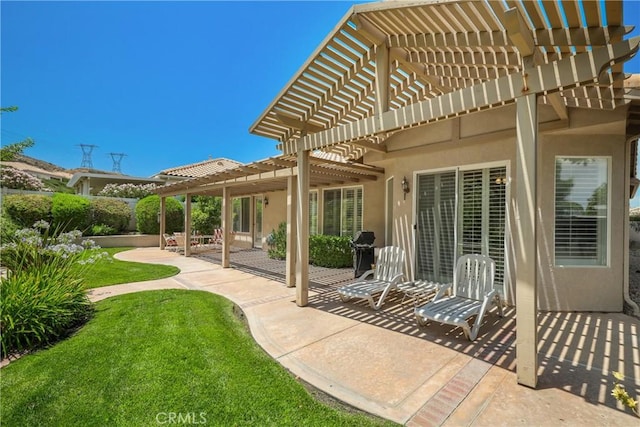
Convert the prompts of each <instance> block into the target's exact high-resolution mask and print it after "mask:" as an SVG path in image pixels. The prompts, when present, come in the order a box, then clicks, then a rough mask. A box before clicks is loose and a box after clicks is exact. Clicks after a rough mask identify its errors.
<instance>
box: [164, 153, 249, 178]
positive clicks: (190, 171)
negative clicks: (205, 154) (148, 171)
mask: <svg viewBox="0 0 640 427" xmlns="http://www.w3.org/2000/svg"><path fill="white" fill-rule="evenodd" d="M237 166H242V163H240V162H236V161H235V160H229V159H224V158H219V159H209V160H205V161H203V162H198V163H192V164H189V165H183V166H176V167H173V168H169V169H165V170H162V171H160V172H158V173H157V174H155V175H154V176H153V177H154V178H160V179H162V180H164V181H165V182H167V183H171V182H176V181H182V180H184V179H188V178H198V177H203V176H207V175H210V174H213V173H216V172H221V171H224V170H226V169H231V168H235V167H237Z"/></svg>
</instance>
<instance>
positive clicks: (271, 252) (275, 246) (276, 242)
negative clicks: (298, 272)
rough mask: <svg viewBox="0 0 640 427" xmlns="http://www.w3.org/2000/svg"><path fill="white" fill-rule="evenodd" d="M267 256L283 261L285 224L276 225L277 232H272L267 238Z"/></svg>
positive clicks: (284, 254) (285, 238)
mask: <svg viewBox="0 0 640 427" xmlns="http://www.w3.org/2000/svg"><path fill="white" fill-rule="evenodd" d="M266 240H267V245H269V249H268V250H267V256H268V257H269V258H272V259H285V258H286V257H287V223H286V222H281V223H280V224H278V230H277V231H276V230H273V231H272V232H271V233H270V234H269V235H268V236H267V239H266Z"/></svg>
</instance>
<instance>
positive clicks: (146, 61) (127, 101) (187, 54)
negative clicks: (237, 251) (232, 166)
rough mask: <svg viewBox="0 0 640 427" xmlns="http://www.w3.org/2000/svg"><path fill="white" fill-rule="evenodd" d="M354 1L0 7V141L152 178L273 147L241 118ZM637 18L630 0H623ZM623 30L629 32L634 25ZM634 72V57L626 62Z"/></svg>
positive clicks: (260, 154) (245, 158) (259, 154)
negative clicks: (117, 160)
mask: <svg viewBox="0 0 640 427" xmlns="http://www.w3.org/2000/svg"><path fill="white" fill-rule="evenodd" d="M352 4H354V2H341V1H324V2H310V1H303V2H294V1H263V2H243V1H236V2H213V1H210V2H203V1H200V2H128V1H126V2H93V1H85V2H24V1H22V2H12V1H6V0H3V1H1V2H0V13H1V38H2V40H1V48H2V50H1V60H2V63H1V95H0V102H1V104H2V106H9V105H16V106H18V107H19V111H18V112H15V113H5V114H3V115H2V124H1V132H2V133H1V136H2V144H3V145H4V144H8V143H11V142H16V141H19V140H21V139H23V138H25V137H27V136H29V137H32V138H33V139H34V140H35V142H36V144H35V146H34V147H33V148H30V149H28V150H27V151H26V152H25V154H27V155H30V156H33V157H37V158H40V159H42V160H47V161H50V162H52V163H55V164H58V165H60V166H63V167H66V168H73V167H79V166H80V165H81V162H82V150H81V148H80V147H79V144H91V145H96V146H98V147H97V148H95V149H94V151H93V155H92V160H93V166H94V167H95V168H98V169H103V170H111V168H112V160H111V157H110V156H109V153H125V154H126V157H124V158H123V159H122V163H121V169H122V172H123V173H125V174H129V175H136V176H150V175H152V174H154V173H156V172H158V171H160V170H162V169H165V168H169V167H173V166H178V165H182V164H188V163H195V162H199V161H203V160H206V159H207V158H209V157H213V158H217V157H226V158H230V159H233V160H237V161H241V162H245V163H246V162H251V161H254V160H260V159H263V158H266V157H269V156H273V155H277V154H278V151H277V150H276V149H275V145H276V141H274V140H270V139H266V138H262V137H258V136H253V135H251V134H249V131H248V129H249V126H250V125H251V124H252V123H253V122H254V121H255V120H256V118H257V117H258V116H259V115H260V114H261V113H262V112H263V111H264V109H265V108H266V107H267V106H268V105H269V103H270V102H271V101H272V100H273V98H274V97H275V96H276V95H277V94H278V92H279V91H280V90H281V89H282V88H283V86H284V85H285V84H286V83H287V82H288V81H289V79H290V78H291V77H292V75H293V74H294V73H295V72H296V71H297V70H298V69H299V68H300V66H301V65H302V64H303V63H304V61H305V60H306V59H307V58H308V57H309V55H310V54H311V53H312V52H313V51H314V49H315V48H316V47H317V46H318V44H319V43H320V42H321V41H322V40H323V39H324V38H325V36H326V35H327V34H328V33H329V32H330V31H331V30H332V29H333V28H334V26H335V25H336V23H337V22H338V21H339V19H340V18H341V17H342V16H343V15H344V14H345V13H346V12H347V11H348V9H349V7H350V6H351V5H352ZM625 16H626V18H625V22H626V23H627V24H640V2H628V1H625ZM633 34H634V35H638V34H640V30H639V29H636V30H635V31H634V33H633ZM625 71H626V72H636V73H640V58H635V59H634V60H633V62H631V63H628V65H626V66H625Z"/></svg>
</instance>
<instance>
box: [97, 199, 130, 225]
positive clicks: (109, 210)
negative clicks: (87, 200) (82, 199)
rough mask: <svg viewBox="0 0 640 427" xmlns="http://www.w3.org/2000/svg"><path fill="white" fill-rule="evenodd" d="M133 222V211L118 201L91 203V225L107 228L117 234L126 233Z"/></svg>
mask: <svg viewBox="0 0 640 427" xmlns="http://www.w3.org/2000/svg"><path fill="white" fill-rule="evenodd" d="M130 220H131V209H130V208H129V205H128V204H127V203H126V202H123V201H122V200H118V199H93V200H92V201H91V224H92V225H93V226H107V227H110V228H112V229H113V230H114V231H115V232H120V231H125V230H126V229H127V227H128V226H129V221H130Z"/></svg>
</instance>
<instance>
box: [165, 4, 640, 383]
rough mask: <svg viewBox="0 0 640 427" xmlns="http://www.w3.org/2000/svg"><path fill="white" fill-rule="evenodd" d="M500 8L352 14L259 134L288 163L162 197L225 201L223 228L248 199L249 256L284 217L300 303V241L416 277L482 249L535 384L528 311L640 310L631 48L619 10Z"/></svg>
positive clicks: (263, 165)
mask: <svg viewBox="0 0 640 427" xmlns="http://www.w3.org/2000/svg"><path fill="white" fill-rule="evenodd" d="M508 4H509V5H514V8H513V9H507V3H505V2H496V1H477V2H467V1H459V2H458V1H434V2H431V1H413V2H381V3H370V4H359V5H356V6H353V7H352V8H351V9H350V10H349V11H348V13H347V14H346V15H345V16H344V17H343V18H342V19H341V20H340V22H338V23H337V25H336V27H335V28H334V29H333V30H332V32H331V33H330V34H329V35H328V36H327V37H326V38H325V40H324V41H323V42H322V44H321V45H320V46H318V47H317V49H316V50H315V51H314V53H313V54H312V56H311V57H310V58H309V59H308V60H307V61H306V62H305V63H304V65H303V66H302V68H301V69H300V71H299V72H298V73H297V74H296V75H294V76H293V77H292V78H291V79H290V80H289V83H288V84H287V86H285V87H284V88H283V89H282V90H281V91H280V92H279V95H278V97H277V98H276V99H274V100H273V102H272V103H271V104H270V105H269V106H268V107H267V109H266V110H265V111H264V113H263V114H262V115H261V116H260V117H258V119H257V120H256V122H255V123H254V124H253V125H252V126H251V129H250V131H251V132H252V133H254V134H256V135H261V136H265V137H268V138H272V139H276V140H278V141H279V142H280V145H279V147H280V149H281V151H282V155H281V156H278V157H274V158H270V159H266V160H262V161H258V162H255V163H252V164H248V165H245V166H243V167H237V168H235V169H231V170H229V171H226V172H224V173H215V174H212V175H210V176H207V177H202V178H198V179H193V180H187V181H184V182H181V183H176V184H173V185H169V186H167V187H163V188H161V189H159V191H158V193H159V194H160V195H161V197H163V198H164V197H168V196H172V195H176V194H205V193H206V194H217V195H222V196H223V200H224V206H225V208H224V209H223V210H224V218H223V224H231V221H230V218H231V205H232V204H231V199H232V198H240V199H243V200H247V202H246V207H247V210H248V215H247V223H248V227H247V230H249V231H248V232H247V234H248V235H249V236H250V237H251V238H252V239H253V242H254V244H256V245H258V246H260V243H261V241H262V238H263V235H262V230H269V229H271V228H275V226H276V225H277V224H278V223H279V222H280V221H285V220H286V221H288V222H289V223H290V225H291V227H290V230H291V233H290V235H289V246H288V248H289V250H290V252H289V253H288V254H287V283H288V284H290V285H293V284H294V283H295V285H296V286H297V288H298V289H297V299H296V301H297V304H298V305H300V306H305V305H307V303H308V294H309V290H308V259H309V258H308V235H309V234H310V233H315V232H319V233H325V234H342V235H353V233H354V232H355V231H358V230H371V231H374V233H375V236H376V240H375V244H376V245H377V246H378V247H381V246H384V245H396V246H400V247H403V248H404V249H405V250H406V251H407V254H408V258H409V259H408V262H407V265H406V272H407V276H408V278H409V279H429V280H438V281H450V280H451V279H452V275H453V266H454V265H455V260H456V259H457V257H458V256H459V255H461V254H466V253H483V254H487V255H489V256H491V257H492V258H494V259H495V260H496V263H497V266H498V272H497V279H496V280H497V283H498V285H499V287H500V289H501V293H502V295H503V297H504V298H505V301H506V302H507V303H508V304H510V305H514V306H515V308H516V312H517V334H518V339H517V344H516V350H517V359H518V360H517V362H518V367H517V369H518V381H519V382H520V383H522V384H524V385H528V386H530V387H535V386H536V383H537V372H538V369H537V344H538V339H537V331H538V320H537V313H538V310H559V311H569V310H570V311H614V312H619V311H622V309H623V304H624V302H625V300H626V301H627V302H628V303H629V304H630V305H632V306H634V309H635V310H636V311H637V310H638V307H637V306H635V305H634V304H633V303H632V302H631V301H630V299H629V298H628V280H629V278H628V265H629V252H628V251H629V248H628V242H629V226H628V223H629V198H630V197H631V195H632V194H634V192H635V187H636V186H637V183H638V181H637V180H636V178H635V175H636V149H637V139H638V136H639V135H640V96H639V95H640V94H639V93H638V90H637V89H633V88H632V89H631V90H630V92H629V91H627V90H625V88H624V79H625V74H624V72H623V63H624V61H625V60H627V59H628V58H629V57H631V56H633V54H635V52H637V50H638V44H639V43H640V38H639V37H635V38H633V39H630V40H625V37H624V36H625V34H626V33H627V32H628V28H627V27H625V26H624V24H625V22H623V16H622V3H621V2H589V1H584V2H583V1H577V2H562V3H559V2H544V3H538V2H525V1H514V2H508ZM567 25H568V28H567ZM321 153H325V154H321ZM326 153H329V154H326ZM328 155H331V156H337V157H327V156H328ZM341 159H342V160H341ZM187 200H189V198H187ZM267 200H268V207H267V202H266V201H267ZM187 215H189V207H188V208H187ZM300 221H301V224H302V226H300V224H298V222H300ZM224 228H225V233H227V232H229V228H230V227H228V226H225V227H224ZM228 257H229V253H228V248H227V249H225V250H224V251H223V266H228ZM294 272H295V274H294Z"/></svg>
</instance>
